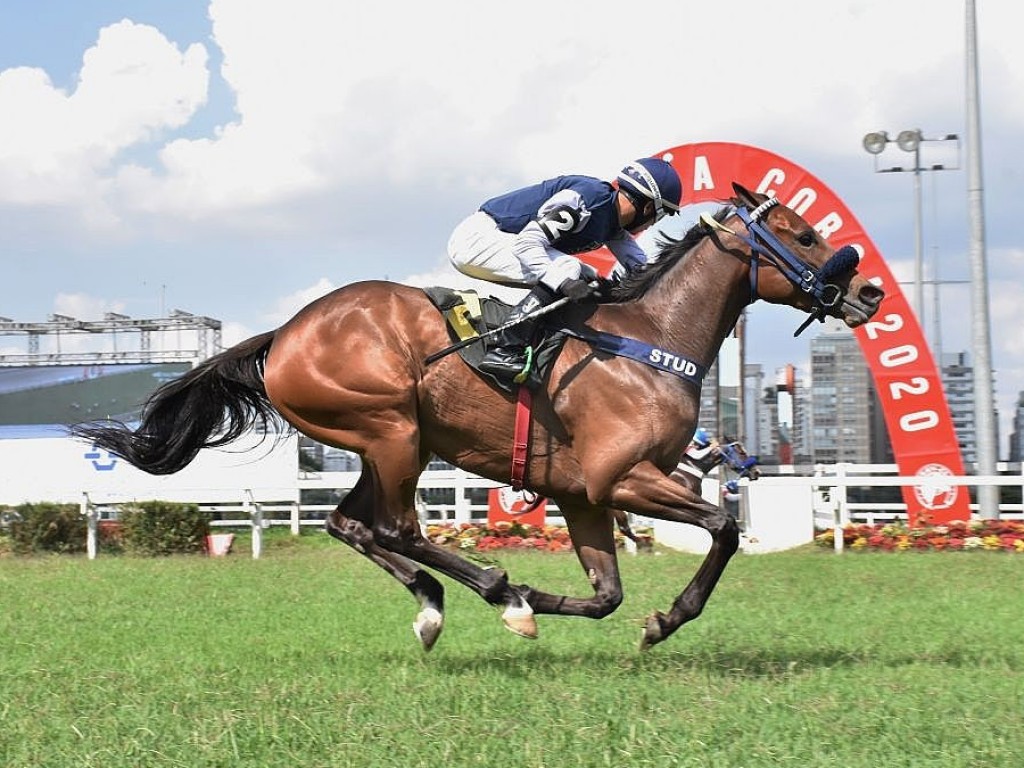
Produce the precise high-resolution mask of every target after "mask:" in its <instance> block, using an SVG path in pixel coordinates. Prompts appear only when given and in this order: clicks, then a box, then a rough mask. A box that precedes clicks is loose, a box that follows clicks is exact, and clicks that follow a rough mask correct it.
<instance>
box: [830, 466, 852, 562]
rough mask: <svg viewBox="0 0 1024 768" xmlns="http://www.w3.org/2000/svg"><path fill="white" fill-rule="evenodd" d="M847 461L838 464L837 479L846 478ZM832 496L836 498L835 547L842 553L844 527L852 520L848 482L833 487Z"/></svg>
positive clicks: (837, 552)
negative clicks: (847, 504)
mask: <svg viewBox="0 0 1024 768" xmlns="http://www.w3.org/2000/svg"><path fill="white" fill-rule="evenodd" d="M847 466H848V465H847V464H845V463H839V464H836V479H837V480H845V479H846V467H847ZM832 498H834V499H835V502H836V506H835V510H836V513H835V515H836V516H835V528H834V529H833V536H832V538H833V547H834V548H835V552H836V554H837V555H838V554H842V552H843V546H844V544H845V542H844V541H843V529H844V528H845V527H846V523H847V522H849V520H850V510H849V509H847V507H846V484H845V483H843V484H841V485H840V484H837V485H834V486H833V487H832Z"/></svg>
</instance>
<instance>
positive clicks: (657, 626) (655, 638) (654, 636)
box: [640, 611, 665, 651]
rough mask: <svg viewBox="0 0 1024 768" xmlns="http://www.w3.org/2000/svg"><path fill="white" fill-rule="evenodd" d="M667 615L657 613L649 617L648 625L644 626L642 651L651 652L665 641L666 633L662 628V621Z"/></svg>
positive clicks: (641, 643) (641, 641) (641, 637)
mask: <svg viewBox="0 0 1024 768" xmlns="http://www.w3.org/2000/svg"><path fill="white" fill-rule="evenodd" d="M664 618H665V615H664V614H663V613H661V612H660V611H655V612H654V613H652V614H651V615H650V616H648V617H647V624H646V625H645V626H644V631H643V634H642V635H641V636H640V650H641V651H646V650H649V649H650V648H651V647H652V646H655V645H657V644H658V643H660V642H661V641H662V640H664V639H665V633H664V630H663V629H662V626H661V620H662V619H664Z"/></svg>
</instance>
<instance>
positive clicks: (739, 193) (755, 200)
mask: <svg viewBox="0 0 1024 768" xmlns="http://www.w3.org/2000/svg"><path fill="white" fill-rule="evenodd" d="M732 189H733V192H735V193H736V199H737V200H738V201H739V202H740V203H742V204H743V205H745V206H747V207H748V208H756V207H757V206H758V205H760V204H761V203H763V202H764V200H765V196H764V195H758V194H757V193H755V192H751V191H750V190H749V189H747V188H746V187H744V186H743V185H742V184H740V183H738V182H735V181H734V182H733V183H732Z"/></svg>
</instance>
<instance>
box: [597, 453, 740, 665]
mask: <svg viewBox="0 0 1024 768" xmlns="http://www.w3.org/2000/svg"><path fill="white" fill-rule="evenodd" d="M613 502H614V504H615V505H616V506H618V507H621V508H623V509H628V510H629V511H630V512H634V513H636V514H640V515H645V516H647V517H654V518H657V519H659V520H668V521H670V522H675V523H688V524H689V525H696V526H697V527H699V528H703V529H704V530H706V531H707V532H708V533H710V534H711V549H710V550H709V551H708V554H707V555H706V556H705V558H704V562H702V563H701V565H700V568H698V569H697V573H696V574H694V576H693V578H692V579H691V580H690V583H689V584H687V585H686V588H685V589H684V590H683V591H682V593H681V594H680V595H679V596H678V597H677V598H676V599H675V600H674V601H673V603H672V608H671V610H670V611H669V612H668V614H664V613H661V612H660V611H655V612H654V613H653V614H652V615H651V616H649V617H648V619H647V622H646V625H645V627H644V633H643V637H642V638H641V641H640V648H641V650H646V649H647V648H650V647H651V646H652V645H656V644H657V643H660V642H661V641H662V640H664V639H666V638H667V637H669V635H671V634H672V633H673V632H675V631H676V630H677V629H679V627H681V626H682V625H683V624H685V623H686V622H688V621H693V620H694V619H695V618H697V617H698V616H699V615H700V614H701V612H702V611H703V610H704V606H705V605H706V604H707V601H708V598H709V597H711V593H712V592H713V591H714V589H715V586H716V585H717V584H718V580H719V579H720V578H721V576H722V573H723V572H724V571H725V567H726V565H728V564H729V560H730V559H731V558H732V556H733V555H734V554H736V550H737V549H739V540H740V534H739V526H738V525H737V523H736V520H735V519H733V518H732V517H731V516H730V515H728V514H726V513H725V512H723V511H722V510H721V509H719V508H718V507H717V506H715V505H714V504H711V503H709V502H707V501H705V500H704V499H703V498H701V497H700V496H699V495H697V494H696V493H694V492H693V491H691V490H690V489H689V488H686V487H685V486H682V485H680V484H679V483H677V482H675V481H673V480H670V479H669V478H666V477H665V475H663V474H662V473H661V472H659V471H658V469H657V468H656V467H654V466H653V465H638V467H636V468H634V470H633V471H632V472H631V473H630V474H629V476H628V478H627V479H626V480H625V481H623V482H621V483H619V484H618V485H617V486H616V487H615V489H614V491H613Z"/></svg>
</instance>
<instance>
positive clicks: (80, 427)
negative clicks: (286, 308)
mask: <svg viewBox="0 0 1024 768" xmlns="http://www.w3.org/2000/svg"><path fill="white" fill-rule="evenodd" d="M274 334H275V332H274V331H270V332H268V333H264V334H261V335H259V336H254V337H252V338H251V339H248V340H246V341H243V342H242V343H240V344H237V345H235V346H234V347H231V349H226V350H224V351H223V352H221V353H219V354H217V355H214V356H213V357H211V358H209V359H207V360H204V361H203V362H201V363H200V364H199V365H197V366H196V367H195V368H193V369H192V370H191V371H189V372H188V373H186V374H184V375H183V376H180V377H178V378H177V379H174V380H173V381H169V382H167V383H166V384H164V385H163V386H161V387H159V388H158V389H157V390H156V391H155V392H153V394H152V395H151V396H150V397H149V399H148V400H147V401H146V403H145V405H144V406H143V408H142V416H141V420H140V422H139V425H138V427H136V428H135V429H132V428H131V427H129V426H127V425H125V424H124V423H122V422H119V421H113V420H105V421H97V422H90V423H85V424H76V425H74V426H72V427H71V428H70V431H71V434H72V435H74V436H75V437H81V438H84V439H86V440H91V441H92V442H94V443H95V444H96V445H97V446H99V447H100V448H103V449H105V450H107V451H110V452H111V453H113V454H115V455H117V456H120V457H122V458H123V459H125V460H126V461H128V462H129V463H130V464H132V465H133V466H136V467H138V468H139V469H141V470H144V471H146V472H149V473H150V474H152V475H170V474H173V473H174V472H178V471H180V470H182V469H184V468H185V467H186V466H188V464H190V463H191V462H192V460H193V459H194V458H195V457H196V454H198V453H199V451H200V450H201V449H203V448H214V447H217V446H221V445H226V444H227V443H230V442H231V441H232V440H235V439H236V438H238V437H239V436H241V435H242V434H244V433H245V432H246V431H247V430H249V429H251V428H252V427H255V426H263V427H267V426H270V425H271V424H276V423H279V421H280V416H279V414H278V413H277V411H275V410H274V407H273V406H272V405H271V404H270V400H269V399H268V398H267V390H266V388H265V387H264V385H263V363H264V361H265V359H266V353H267V350H269V349H270V344H271V342H272V341H273V340H274Z"/></svg>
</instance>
